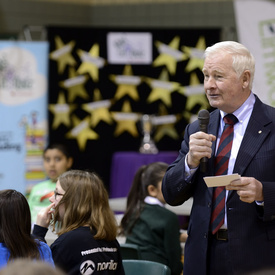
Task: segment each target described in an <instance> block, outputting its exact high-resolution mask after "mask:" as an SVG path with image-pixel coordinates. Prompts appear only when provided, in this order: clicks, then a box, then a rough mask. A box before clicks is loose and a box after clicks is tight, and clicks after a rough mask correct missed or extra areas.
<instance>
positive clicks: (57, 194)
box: [54, 190, 64, 199]
mask: <svg viewBox="0 0 275 275" xmlns="http://www.w3.org/2000/svg"><path fill="white" fill-rule="evenodd" d="M57 196H64V194H60V193H58V192H57V191H55V190H54V198H55V199H56V197H57Z"/></svg>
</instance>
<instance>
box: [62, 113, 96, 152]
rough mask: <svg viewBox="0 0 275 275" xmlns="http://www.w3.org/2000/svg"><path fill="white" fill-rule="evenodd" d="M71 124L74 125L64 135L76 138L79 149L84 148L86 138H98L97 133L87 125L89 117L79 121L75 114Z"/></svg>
mask: <svg viewBox="0 0 275 275" xmlns="http://www.w3.org/2000/svg"><path fill="white" fill-rule="evenodd" d="M73 125H75V126H74V128H73V129H72V130H71V131H70V132H68V133H67V134H66V137H67V138H71V139H76V140H77V142H78V147H79V150H81V151H84V150H85V148H86V143H87V140H88V139H89V140H94V139H98V138H99V135H98V134H97V133H96V132H95V131H93V130H92V129H90V127H89V125H90V119H89V117H86V118H85V119H83V120H82V121H80V120H79V119H78V118H77V117H76V116H73Z"/></svg>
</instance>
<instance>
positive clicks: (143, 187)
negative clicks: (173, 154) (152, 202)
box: [120, 162, 168, 234]
mask: <svg viewBox="0 0 275 275" xmlns="http://www.w3.org/2000/svg"><path fill="white" fill-rule="evenodd" d="M167 168H168V164H167V163H164V162H153V163H150V164H148V165H143V166H141V167H140V168H139V169H138V171H137V172H136V174H135V177H134V180H133V183H132V186H131V189H130V192H129V194H128V198H127V209H126V211H125V214H124V216H123V218H122V220H121V226H120V230H121V231H120V233H121V234H127V233H130V232H131V230H132V228H133V225H134V223H135V221H136V220H137V219H138V218H139V215H140V213H141V211H142V209H143V206H144V199H145V197H146V196H151V197H155V198H157V199H158V200H159V201H160V202H162V203H165V200H164V198H163V194H162V191H161V185H162V179H163V177H164V174H165V172H166V170H167ZM129 224H130V226H129Z"/></svg>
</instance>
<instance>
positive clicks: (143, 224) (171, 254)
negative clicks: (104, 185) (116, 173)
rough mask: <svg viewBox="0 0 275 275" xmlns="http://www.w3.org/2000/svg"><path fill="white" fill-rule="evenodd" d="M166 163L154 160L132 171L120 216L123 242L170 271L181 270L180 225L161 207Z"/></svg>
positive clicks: (171, 213) (176, 218)
mask: <svg viewBox="0 0 275 275" xmlns="http://www.w3.org/2000/svg"><path fill="white" fill-rule="evenodd" d="M167 167H168V164H166V163H163V162H154V163H151V164H148V165H143V166H141V167H140V168H139V170H138V171H137V172H136V174H135V177H134V180H133V184H132V187H131V189H130V192H129V195H128V198H127V209H126V212H125V214H124V216H123V218H122V220H121V226H120V228H121V231H120V234H123V235H125V236H126V243H132V244H136V245H138V246H139V247H140V251H141V257H142V259H143V260H149V261H155V262H160V263H163V264H165V265H167V266H169V267H170V269H171V272H172V274H173V275H179V274H181V272H182V269H183V265H182V262H181V255H182V253H181V246H180V227H179V221H178V217H177V215H176V214H175V213H173V212H171V211H170V210H168V209H166V208H165V207H164V204H165V200H164V198H163V195H162V192H161V184H162V178H163V176H164V174H165V171H166V169H167Z"/></svg>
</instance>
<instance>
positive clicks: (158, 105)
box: [47, 26, 220, 188]
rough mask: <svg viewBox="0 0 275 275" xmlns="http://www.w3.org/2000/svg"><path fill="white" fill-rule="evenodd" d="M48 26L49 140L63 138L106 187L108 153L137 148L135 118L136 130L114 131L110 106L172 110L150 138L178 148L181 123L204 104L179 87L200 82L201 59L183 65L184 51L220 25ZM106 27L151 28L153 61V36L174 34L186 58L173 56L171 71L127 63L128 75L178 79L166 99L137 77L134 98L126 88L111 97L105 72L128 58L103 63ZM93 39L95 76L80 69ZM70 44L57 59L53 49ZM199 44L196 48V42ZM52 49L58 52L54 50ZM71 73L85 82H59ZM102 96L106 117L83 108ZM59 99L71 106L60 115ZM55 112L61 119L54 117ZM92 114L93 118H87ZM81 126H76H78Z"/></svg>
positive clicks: (163, 38)
mask: <svg viewBox="0 0 275 275" xmlns="http://www.w3.org/2000/svg"><path fill="white" fill-rule="evenodd" d="M47 31H48V40H49V41H50V50H49V51H50V53H49V56H50V63H49V98H48V101H49V142H63V143H65V144H67V145H68V146H69V147H70V149H71V151H72V154H73V156H74V166H73V168H76V169H89V170H93V171H96V172H97V173H98V174H99V175H100V176H101V177H102V178H103V180H104V182H105V184H106V186H107V188H108V187H109V180H110V167H111V158H112V154H113V153H114V152H117V151H138V150H139V146H140V142H141V134H140V131H139V128H138V122H137V123H136V126H137V128H136V129H137V132H138V136H137V135H134V134H133V132H131V131H127V130H125V129H124V130H121V131H120V132H119V133H118V134H115V133H116V131H117V127H118V126H119V125H121V123H123V122H120V121H117V120H116V119H115V118H114V117H113V116H112V114H113V113H114V112H125V110H126V112H130V113H134V114H135V113H138V114H155V115H156V116H163V115H169V114H172V115H174V116H175V117H176V122H174V123H173V124H169V123H167V125H162V126H161V127H160V126H158V127H156V130H155V133H154V135H155V136H154V137H156V140H155V142H156V145H157V147H158V149H159V150H161V151H177V150H179V148H180V143H181V140H182V137H183V133H184V128H185V126H186V125H187V123H188V122H189V121H190V118H191V116H192V115H196V114H197V113H198V111H199V110H200V109H202V108H209V106H208V105H207V101H206V98H205V95H204V94H201V95H197V96H195V97H194V96H192V99H191V96H188V95H187V94H186V93H185V92H184V91H185V90H184V87H188V86H190V85H192V77H194V76H195V77H196V78H197V79H198V81H199V82H200V83H203V75H202V73H201V66H202V65H201V62H199V61H197V66H196V62H193V63H194V64H195V66H193V67H192V68H191V70H190V69H189V70H186V68H187V66H188V64H189V65H190V62H191V61H192V58H193V57H192V56H191V55H190V52H188V48H189V47H191V48H196V47H198V41H199V40H200V41H204V43H205V47H207V46H210V45H212V44H214V43H216V42H218V41H219V40H220V30H219V29H133V28H127V29H110V28H108V29H105V28H75V27H53V26H52V27H48V28H47ZM110 31H112V32H150V33H151V34H152V38H153V45H152V48H153V50H152V53H153V56H152V59H153V61H154V60H156V59H157V58H158V57H159V56H160V51H159V48H158V47H157V43H156V41H160V42H161V43H163V44H165V45H171V41H174V39H175V37H178V38H179V45H178V48H177V50H179V51H182V52H185V53H184V54H185V56H187V58H185V59H184V60H181V61H178V62H176V71H175V73H172V72H171V71H169V68H167V66H166V65H165V62H164V64H163V65H158V66H153V64H149V65H134V64H131V65H130V68H131V74H132V75H133V76H141V77H143V78H142V79H144V77H145V78H150V79H156V80H157V79H159V78H160V75H161V74H162V73H163V72H165V75H166V76H167V77H168V79H167V77H166V79H167V82H171V83H177V85H176V88H175V90H174V91H172V92H171V93H170V94H171V97H170V100H171V103H172V104H171V105H169V104H168V102H167V101H164V100H162V98H161V97H159V98H158V97H156V98H155V99H154V100H152V101H151V102H148V97H149V95H150V93H151V92H152V87H150V85H148V82H146V81H141V83H140V84H139V85H137V86H136V87H135V88H136V90H137V91H138V95H139V98H138V99H136V98H133V96H132V95H131V93H130V92H129V94H127V93H124V95H123V96H121V97H117V98H116V95H117V89H118V84H116V83H115V82H114V81H113V80H112V79H111V77H110V76H111V75H122V74H124V73H125V66H126V65H129V64H120V65H113V64H108V61H107V59H108V58H107V45H106V44H107V43H106V36H107V33H108V32H110ZM95 44H97V45H98V46H99V47H98V49H99V52H98V55H99V56H100V57H101V58H103V59H104V60H105V63H104V66H103V67H101V68H99V69H98V70H94V69H92V70H91V71H93V72H95V71H96V72H98V79H96V77H94V76H93V75H91V74H89V73H87V72H86V73H83V72H82V73H79V68H80V66H81V63H82V60H81V58H80V55H79V53H80V52H79V50H80V49H81V50H82V51H86V52H90V51H91V49H92V47H93V46H94V45H95ZM69 46H70V47H71V48H70V51H69V54H67V55H64V57H62V58H60V59H58V57H57V56H58V54H57V53H58V52H56V51H58V50H60V51H61V50H62V49H64V47H69ZM199 47H200V48H201V45H199ZM200 50H204V49H200ZM65 51H66V50H65ZM54 53H56V54H57V55H54ZM59 54H60V53H59ZM60 55H62V54H60ZM96 55H97V53H96V54H95V56H96ZM193 61H194V60H193ZM62 65H63V67H62ZM73 76H74V77H77V76H84V77H85V82H84V84H83V85H82V87H78V86H75V87H74V89H72V90H70V89H68V87H66V85H64V83H65V81H66V80H68V79H69V78H72V77H73ZM125 89H126V90H127V86H126V88H125V87H124V90H125ZM73 94H74V95H73ZM202 97H204V98H202ZM101 100H108V101H109V102H110V106H108V108H107V112H108V114H109V117H108V119H106V114H105V119H104V118H102V117H98V119H96V115H97V114H96V113H92V112H88V111H87V109H85V108H84V106H85V105H84V104H87V103H90V102H96V101H101ZM126 103H127V104H126ZM58 104H59V106H61V107H60V108H61V109H62V106H63V107H64V106H66V108H70V109H69V112H68V111H67V115H65V117H66V118H65V119H64V116H60V113H59V115H58V114H57V112H56V111H55V109H54V108H55V107H56V106H57V105H58ZM125 104H126V105H125ZM125 106H128V108H126V109H125ZM129 106H130V110H129ZM61 113H62V112H61ZM59 116H60V117H61V119H59V120H58V118H59ZM62 118H63V120H62ZM93 119H94V122H92V120H93ZM84 121H85V122H86V124H84V126H83V125H82V126H81V123H82V122H84ZM95 121H96V122H95ZM77 127H80V128H81V129H83V128H85V127H86V128H85V130H84V131H83V132H81V133H82V134H81V136H79V137H78V136H74V129H75V131H76V130H77V129H78V128H77ZM82 127H83V128H82ZM81 129H78V130H79V131H81ZM158 131H159V132H158ZM85 135H86V137H85ZM95 136H96V138H95Z"/></svg>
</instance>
